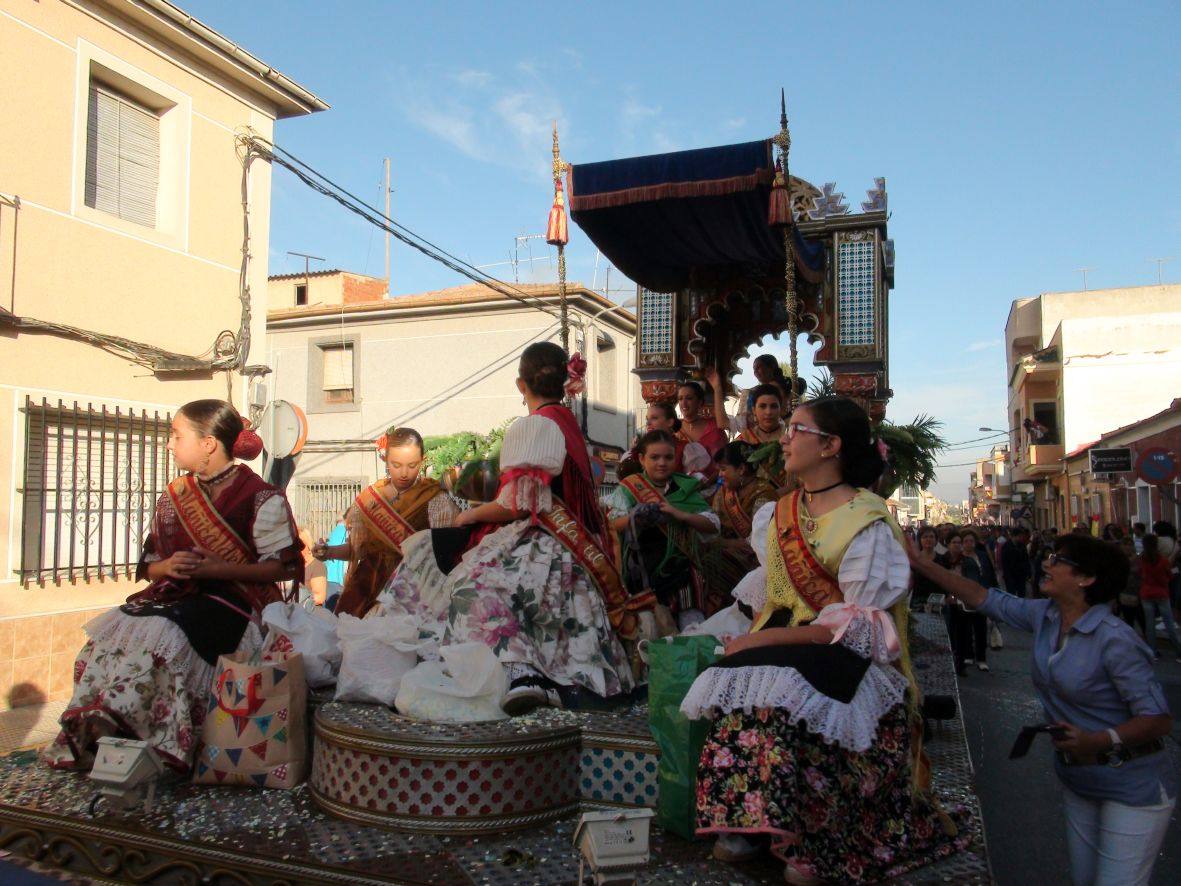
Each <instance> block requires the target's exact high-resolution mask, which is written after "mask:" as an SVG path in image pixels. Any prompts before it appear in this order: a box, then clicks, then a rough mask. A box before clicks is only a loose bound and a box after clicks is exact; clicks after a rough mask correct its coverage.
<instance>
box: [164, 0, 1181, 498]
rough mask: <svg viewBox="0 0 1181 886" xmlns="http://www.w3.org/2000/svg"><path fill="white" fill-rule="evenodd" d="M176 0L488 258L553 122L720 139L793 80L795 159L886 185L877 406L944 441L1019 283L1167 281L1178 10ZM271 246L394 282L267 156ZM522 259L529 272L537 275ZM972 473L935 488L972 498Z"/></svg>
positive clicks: (973, 422)
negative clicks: (921, 418)
mask: <svg viewBox="0 0 1181 886" xmlns="http://www.w3.org/2000/svg"><path fill="white" fill-rule="evenodd" d="M182 5H183V6H184V7H185V9H186V10H187V11H189V12H191V13H192V14H194V15H195V16H197V17H198V18H200V19H202V20H203V21H205V22H206V23H208V24H209V25H211V26H212V27H214V28H216V29H218V30H220V31H221V32H222V33H224V34H225V35H226V36H228V37H230V38H231V39H233V40H234V41H236V42H238V43H241V44H242V45H243V46H245V47H246V48H247V49H249V50H250V51H251V52H253V53H255V54H256V55H258V56H259V57H261V58H263V59H264V60H265V61H267V62H268V63H269V64H272V65H274V66H275V67H277V68H278V69H280V70H282V71H283V72H284V73H286V74H288V75H289V76H291V77H293V78H295V79H296V80H297V81H298V82H300V83H302V84H303V85H305V86H306V87H308V88H309V89H311V90H312V91H314V92H316V93H317V94H319V95H320V96H322V97H323V98H324V99H325V100H327V101H328V102H329V103H330V104H331V105H332V106H333V107H332V109H331V110H330V111H327V112H325V113H322V114H317V115H314V116H313V117H311V118H302V119H296V120H291V121H286V122H282V123H280V124H279V125H278V127H277V130H276V139H277V141H278V142H279V143H280V144H281V145H283V146H284V147H285V148H287V149H288V150H290V151H292V152H293V153H295V154H296V155H297V156H299V157H301V158H302V159H303V160H305V161H306V162H308V163H310V164H311V165H312V166H314V167H316V168H318V169H320V170H321V171H323V172H325V173H326V174H328V175H329V176H330V177H332V178H334V179H336V180H337V181H339V182H340V183H342V184H344V185H345V186H346V187H349V188H350V189H351V190H353V191H354V192H355V193H358V194H360V195H362V196H369V197H371V198H372V200H374V201H376V200H378V199H379V196H380V184H379V183H380V178H381V163H382V158H383V157H385V156H390V157H391V158H392V161H393V180H394V189H395V194H394V196H393V212H392V214H393V216H394V217H395V218H396V219H397V220H398V221H400V222H401V223H403V224H405V225H407V226H408V227H410V228H411V229H413V230H415V231H417V232H419V233H420V234H423V235H424V236H426V237H427V238H429V239H431V240H433V241H434V242H436V243H438V244H440V245H442V246H444V247H445V248H447V249H449V250H450V251H452V252H454V253H456V254H457V255H460V256H462V257H464V258H466V259H467V260H469V261H470V262H472V263H473V264H477V265H494V264H495V263H498V262H507V260H508V257H509V254H510V252H511V251H512V248H513V241H514V238H515V237H517V236H518V235H526V234H535V233H539V232H541V231H542V230H544V224H545V217H546V213H547V211H548V209H549V204H550V200H551V188H550V184H549V181H548V164H549V126H550V121H551V120H552V119H557V121H558V125H559V129H560V131H561V136H562V147H563V151H562V153H563V156H564V157H565V158H566V159H567V160H569V161H570V162H573V163H578V162H587V161H594V160H604V159H611V158H615V157H624V156H632V155H637V154H647V153H654V152H660V151H666V150H677V149H683V148H694V147H704V146H709V145H715V144H726V143H729V142H737V141H747V140H751V139H756V138H761V137H766V136H769V135H771V134H773V132H774V131H775V130H776V129H777V127H778V92H779V87H780V86H781V85H782V86H784V87H786V89H787V95H788V114H789V116H790V118H791V127H792V137H793V144H792V171H793V173H795V174H797V175H800V176H802V177H803V178H806V179H808V180H810V181H812V182H814V183H815V184H817V185H821V184H823V183H824V182H826V181H835V182H836V183H837V185H838V188H839V190H841V191H843V192H844V193H845V195H846V198H847V201H848V202H849V204H850V205H851V206H852V207H853V208H857V207H858V205H859V203H860V201H861V200H862V199H864V191H865V189H867V188H868V187H870V186H871V184H872V182H873V178H874V176H885V177H886V178H887V182H888V189H889V197H890V210H891V212H892V218H891V221H890V234H891V236H892V237H893V238H894V240H895V242H896V246H897V256H898V258H897V279H896V288H895V289H894V292H893V294H892V302H891V316H890V321H891V344H892V351H891V373H892V375H891V382H892V386H893V388H894V390H895V399H894V401H893V402H892V404H891V407H890V413H889V414H890V417H891V418H893V419H895V420H898V421H905V420H908V419H909V418H911V417H912V416H913V415H914V414H915V413H917V412H928V413H931V414H933V415H935V416H937V417H938V418H940V419H942V420H943V421H944V422H945V423H946V425H947V434H948V438H949V439H950V440H952V441H963V440H969V439H972V438H975V437H979V436H981V435H980V434H979V433H978V432H977V430H976V429H977V428H978V427H980V426H981V425H987V426H991V427H1003V422H1004V420H1005V419H1004V412H1005V408H1004V396H1005V393H1004V392H1005V379H1004V360H1003V349H1002V346H1001V338H1002V335H1003V330H1004V322H1005V317H1006V315H1007V313H1008V309H1009V304H1010V302H1011V301H1012V300H1013V299H1015V298H1020V297H1024V296H1029V295H1036V294H1037V293H1039V292H1045V291H1055V290H1069V289H1077V288H1080V287H1081V281H1082V275H1081V274H1080V273H1079V272H1078V270H1077V269H1079V268H1081V267H1084V266H1086V267H1090V268H1093V269H1094V270H1092V271H1091V272H1090V274H1089V281H1088V282H1089V285H1090V288H1093V289H1097V288H1103V287H1108V286H1124V285H1137V284H1148V283H1152V282H1155V280H1156V266H1155V265H1154V264H1150V263H1149V262H1148V261H1147V260H1148V259H1150V258H1153V257H1158V256H1177V257H1178V260H1177V261H1175V262H1173V263H1171V264H1168V265H1166V266H1165V280H1166V282H1169V281H1176V280H1178V279H1181V188H1179V186H1178V185H1179V182H1181V175H1179V173H1181V161H1179V149H1181V130H1179V128H1178V108H1179V107H1181V101H1179V99H1181V89H1179V87H1181V75H1179V73H1178V70H1179V68H1178V65H1177V62H1176V46H1177V44H1178V39H1179V38H1181V7H1179V6H1178V5H1177V4H1175V3H1169V2H1144V3H1140V2H1138V3H1136V4H1119V5H1117V4H1089V3H1088V4H1083V3H1030V2H1024V3H989V4H974V5H970V6H969V5H966V4H943V3H927V4H920V3H904V2H895V3H891V4H876V3H835V2H830V3H823V4H820V3H813V4H806V5H805V4H793V3H782V2H780V3H774V4H770V3H766V4H763V3H747V4H739V5H736V6H731V7H730V8H729V9H725V8H723V7H722V6H721V5H719V4H715V3H708V4H707V3H700V2H691V0H687V2H678V3H660V4H656V3H648V4H640V3H634V2H631V3H616V2H597V3H594V4H556V3H555V4H549V5H545V4H537V3H529V2H517V3H513V4H491V3H443V2H441V3H434V4H408V3H397V4H394V3H378V2H355V3H347V2H336V3H299V2H282V3H279V2H271V0H253V2H250V3H240V2H226V0H218V2H198V0H187V2H183V0H182ZM572 232H573V237H572V240H571V244H570V246H569V248H568V251H567V254H568V260H569V269H570V270H569V273H570V277H571V278H572V279H576V280H581V281H584V282H586V283H588V284H589V283H591V281H592V279H593V278H594V276H595V263H596V262H595V259H596V256H595V251H594V247H593V246H591V245H590V243H589V241H587V240H586V238H585V237H583V236H582V235H581V233H580V232H578V231H577V230H575V227H574V226H572ZM286 250H298V251H301V252H311V253H315V254H317V255H322V256H326V257H327V258H328V265H329V266H335V267H343V268H348V269H351V270H356V271H367V272H368V273H371V274H375V275H380V274H382V273H383V261H384V258H383V246H382V239H381V235H380V233H378V232H376V231H374V229H372V228H370V227H368V226H366V225H365V223H363V222H361V221H360V220H358V219H354V218H353V217H352V216H350V215H349V214H347V213H345V212H344V211H343V210H341V209H339V207H336V206H335V204H331V203H329V202H327V201H326V200H324V198H322V197H319V196H318V195H316V194H314V193H312V192H310V191H308V190H307V189H306V188H304V187H303V186H302V185H301V184H299V183H298V182H296V181H295V180H294V179H292V178H291V177H290V176H289V175H288V174H286V173H285V172H283V171H281V170H280V171H277V172H276V176H275V192H274V217H273V224H272V229H271V269H272V273H281V272H284V271H293V270H296V269H297V264H296V260H294V259H290V258H288V257H287V256H286V255H285V254H284V253H285V252H286ZM532 254H533V256H534V257H542V258H545V259H546V260H543V261H539V262H535V263H533V264H532V265H531V266H529V265H522V267H521V271H520V274H521V279H522V280H524V281H527V280H530V279H552V275H553V274H554V269H553V267H552V263H551V262H550V260H549V259H548V258H547V257H546V253H545V247H544V246H540V247H539V246H538V245H536V241H534V245H533V253H532ZM527 255H528V253H527V252H525V251H522V256H527ZM393 265H394V272H393V287H392V288H393V292H394V293H395V294H398V293H406V292H418V291H422V290H425V289H432V288H438V287H442V286H449V285H454V284H456V283H459V282H462V281H461V280H457V279H456V278H455V276H454V275H453V274H452V273H451V272H450V271H447V270H446V269H445V268H442V267H441V266H438V265H435V264H433V263H431V262H430V261H429V260H427V259H425V258H422V257H420V256H418V255H417V254H416V253H413V252H412V251H410V250H409V249H407V248H405V247H401V246H399V245H398V244H397V243H395V245H394V254H393ZM530 267H531V268H532V271H530V270H529V268H530ZM489 271H490V272H492V273H495V274H497V275H498V276H502V277H507V278H509V279H511V274H512V269H511V268H510V267H508V266H507V265H499V266H494V267H490V268H489ZM531 273H532V274H535V275H536V277H531V276H530V274H531ZM604 276H605V275H604V269H603V266H602V264H600V266H599V273H598V285H599V286H600V287H602V286H603V284H604ZM610 285H611V287H612V289H615V288H616V287H626V285H627V283H626V281H624V280H623V279H622V277H621V275H618V274H614V275H612V276H611V278H610ZM611 295H612V297H613V298H614V299H615V300H623V299H624V298H626V297H627V296H628V293H627V292H624V291H619V292H612V293H611ZM986 448H987V444H985V445H984V449H974V448H966V449H958V450H955V451H953V452H949V453H948V454H947V455H946V456H945V457H944V458H943V459H942V461H943V462H944V463H946V464H948V465H958V464H959V463H961V462H967V461H969V460H970V459H971V458H974V457H975V456H976V455H977V454H978V453H981V452H983V451H985V449H986ZM970 470H971V468H969V467H960V466H954V467H948V468H946V469H945V470H942V471H941V472H940V475H939V478H938V481H937V483H936V485H935V487H934V491H935V492H936V494H938V495H940V496H941V497H944V498H947V499H948V500H951V501H959V500H961V499H963V498H965V497H966V483H967V475H968V473H969V471H970Z"/></svg>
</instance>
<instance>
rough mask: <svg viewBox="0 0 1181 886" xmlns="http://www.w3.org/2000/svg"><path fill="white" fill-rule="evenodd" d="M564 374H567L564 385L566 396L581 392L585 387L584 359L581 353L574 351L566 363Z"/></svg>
mask: <svg viewBox="0 0 1181 886" xmlns="http://www.w3.org/2000/svg"><path fill="white" fill-rule="evenodd" d="M566 374H567V375H568V376H569V379H568V380H567V381H566V385H565V390H566V396H567V397H574V396H576V395H577V394H581V393H582V392H583V391H584V390H585V389H586V360H585V359H584V358H583V356H582V354H580V353H578V352H577V351H576V352H575V353H574V356H572V357H571V358H570V362H569V363H567V364H566Z"/></svg>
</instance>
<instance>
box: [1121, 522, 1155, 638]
mask: <svg viewBox="0 0 1181 886" xmlns="http://www.w3.org/2000/svg"><path fill="white" fill-rule="evenodd" d="M1119 547H1120V550H1122V551H1123V552H1124V556H1126V557H1127V558H1128V562H1129V563H1131V564H1132V568H1131V569H1129V570H1128V583H1127V584H1126V585H1125V586H1124V589H1123V590H1122V591H1120V593H1119V600H1118V601H1117V604H1118V610H1119V615H1120V617H1121V618H1122V619H1123V620H1124V621H1126V622H1127V623H1128V625H1129V626H1130V627H1132V628H1136V627H1139V629H1140V636H1141V637H1144V638H1145V639H1147V636H1148V635H1147V633H1146V632H1145V629H1144V607H1143V606H1141V605H1140V559H1139V557H1138V555H1137V554H1136V546H1135V545H1134V544H1132V539H1131V538H1129V537H1128V536H1124V537H1123V538H1121V539H1120V540H1119Z"/></svg>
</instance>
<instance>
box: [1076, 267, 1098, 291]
mask: <svg viewBox="0 0 1181 886" xmlns="http://www.w3.org/2000/svg"><path fill="white" fill-rule="evenodd" d="M1078 270H1079V271H1080V272H1081V273H1082V275H1083V292H1086V291H1087V271H1093V270H1095V269H1094V268H1078Z"/></svg>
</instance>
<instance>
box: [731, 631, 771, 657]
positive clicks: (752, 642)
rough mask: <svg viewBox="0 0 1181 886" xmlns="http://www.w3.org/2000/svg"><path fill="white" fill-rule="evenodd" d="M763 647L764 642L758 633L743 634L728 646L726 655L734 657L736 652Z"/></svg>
mask: <svg viewBox="0 0 1181 886" xmlns="http://www.w3.org/2000/svg"><path fill="white" fill-rule="evenodd" d="M762 645H763V643H762V640H761V638H760V637H759V635H758V633H757V632H756V633H753V634H742V635H741V636H739V637H735V638H734V639H733V640H731V641H730V642H729V643H727V644H726V655H733V654H734V653H736V652H742V651H744V650H746V649H756V648H757V647H759V646H762Z"/></svg>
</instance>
